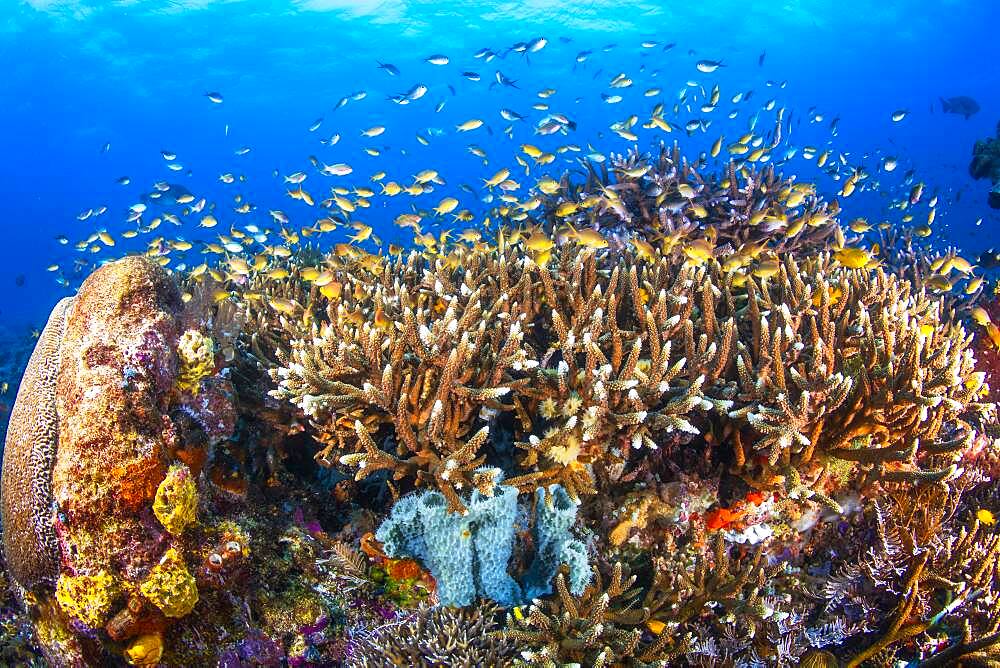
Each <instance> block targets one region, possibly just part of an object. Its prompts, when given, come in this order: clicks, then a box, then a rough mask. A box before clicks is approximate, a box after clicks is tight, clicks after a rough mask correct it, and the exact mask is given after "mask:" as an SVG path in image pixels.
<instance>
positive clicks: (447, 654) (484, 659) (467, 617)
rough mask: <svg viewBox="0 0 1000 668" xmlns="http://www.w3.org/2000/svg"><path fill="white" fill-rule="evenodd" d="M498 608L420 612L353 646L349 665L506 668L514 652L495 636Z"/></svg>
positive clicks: (485, 606)
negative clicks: (487, 667)
mask: <svg viewBox="0 0 1000 668" xmlns="http://www.w3.org/2000/svg"><path fill="white" fill-rule="evenodd" d="M498 613H499V608H497V607H496V606H495V605H491V604H488V603H483V604H480V605H476V606H473V607H469V608H460V609H459V608H449V607H442V606H435V607H427V606H421V607H420V608H418V609H417V610H416V611H414V612H413V613H411V614H410V615H407V616H405V617H403V618H402V619H401V620H400V621H398V622H396V623H393V624H389V625H386V626H383V627H381V628H377V629H375V630H373V632H372V633H371V634H369V635H367V636H366V637H364V638H363V639H361V640H360V642H358V644H357V645H358V646H357V648H356V650H355V653H354V655H353V657H352V658H353V661H352V663H351V665H356V666H363V667H364V668H383V667H384V668H388V667H390V666H415V667H419V668H430V667H431V666H440V665H448V666H461V667H463V668H472V667H473V666H497V667H498V668H502V667H506V666H512V665H513V655H514V653H515V649H516V648H515V646H514V644H513V643H512V642H510V641H509V640H507V639H506V638H504V637H503V636H502V635H501V633H500V632H499V630H498V625H497V622H496V618H497V616H498Z"/></svg>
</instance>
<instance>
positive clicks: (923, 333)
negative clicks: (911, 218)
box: [273, 245, 983, 510]
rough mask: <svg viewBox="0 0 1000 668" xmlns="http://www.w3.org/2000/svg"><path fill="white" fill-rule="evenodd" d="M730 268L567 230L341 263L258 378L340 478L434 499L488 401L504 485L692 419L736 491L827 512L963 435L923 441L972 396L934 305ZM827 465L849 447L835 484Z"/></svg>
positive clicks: (925, 470) (828, 281)
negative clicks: (734, 478)
mask: <svg viewBox="0 0 1000 668" xmlns="http://www.w3.org/2000/svg"><path fill="white" fill-rule="evenodd" d="M738 277H739V274H738V273H737V272H726V271H725V270H724V269H723V268H722V267H721V265H719V264H718V263H716V262H715V261H708V262H706V263H704V264H702V265H700V266H690V265H689V264H686V263H682V262H681V261H680V260H678V259H676V258H673V257H672V256H662V255H657V256H656V257H654V258H653V259H652V260H648V261H647V260H644V259H642V258H640V257H637V256H634V255H632V254H630V253H626V252H624V251H622V252H619V253H614V254H603V255H600V256H599V255H597V254H595V253H594V252H593V251H591V250H589V249H585V248H580V247H579V246H574V245H569V246H565V247H562V248H560V249H558V251H557V252H555V253H554V254H553V257H552V260H551V263H550V265H548V266H546V267H539V266H538V265H536V264H535V263H533V262H530V261H528V260H526V259H522V260H520V261H518V260H517V259H516V255H515V254H513V253H511V252H510V251H509V250H507V251H503V250H498V251H495V252H490V253H480V252H472V251H470V252H469V253H467V255H466V257H465V258H464V261H463V266H462V268H461V269H458V268H451V267H449V266H447V265H446V264H445V263H443V262H442V261H440V260H436V261H434V262H431V261H427V260H424V259H422V258H420V257H418V256H416V255H415V254H414V255H411V256H410V257H409V258H408V259H406V260H405V261H401V262H399V263H396V264H392V263H390V264H387V265H386V267H385V268H384V269H383V271H382V273H381V274H380V275H372V274H363V273H353V274H351V275H350V276H348V275H347V274H346V272H345V273H344V276H343V278H344V280H345V282H347V283H350V282H351V281H354V282H355V285H357V286H360V285H362V284H363V285H365V286H366V287H365V288H364V289H358V288H354V289H352V290H351V295H352V296H351V297H350V298H349V299H345V298H343V296H342V297H341V299H340V300H339V301H338V300H333V301H328V300H326V299H325V298H323V297H320V296H317V297H315V306H313V307H312V308H313V310H312V311H310V313H311V315H310V316H308V317H306V316H303V318H304V319H308V318H317V319H318V322H320V323H321V324H313V325H311V326H310V328H309V329H308V330H307V329H305V327H304V326H303V325H301V324H300V325H298V326H293V325H291V324H290V323H289V321H287V320H284V319H282V322H284V323H285V324H286V325H287V326H288V328H289V336H292V337H295V336H298V337H301V338H295V339H293V340H292V343H291V349H290V351H288V352H287V354H286V353H280V354H281V355H282V356H284V357H285V359H286V364H285V365H284V366H282V367H280V368H277V369H275V370H274V371H273V374H274V376H275V378H276V379H278V380H279V389H278V390H277V391H276V393H275V394H276V395H277V396H280V397H282V398H286V399H289V400H291V401H293V402H294V403H295V404H296V405H298V406H300V407H302V408H303V409H304V410H305V412H306V413H307V414H308V415H309V417H310V420H311V423H312V425H313V427H314V429H315V430H316V431H317V433H318V436H319V438H320V439H321V440H323V441H324V442H326V443H328V445H327V448H328V449H330V450H332V449H336V448H340V449H342V450H346V452H347V454H345V455H342V456H341V457H340V461H341V462H342V463H343V464H347V465H350V466H355V467H357V478H359V479H362V478H365V477H367V476H369V475H371V474H372V473H374V472H375V471H378V470H382V469H386V470H388V471H390V472H391V473H392V477H393V478H394V479H396V480H402V479H407V480H409V481H412V482H415V483H416V484H418V485H429V484H432V485H435V486H437V487H438V489H440V491H441V492H442V493H443V494H445V496H446V497H447V498H448V500H449V504H450V506H451V507H452V509H454V510H461V509H463V508H464V504H463V503H462V502H461V501H460V499H459V497H458V494H457V493H456V490H457V489H461V488H463V487H465V488H468V487H471V486H474V484H475V483H474V481H473V479H472V472H473V471H474V470H475V468H476V467H477V466H479V465H480V464H481V463H482V462H483V461H484V457H486V456H488V455H489V453H490V446H491V444H490V442H489V436H490V434H489V431H488V430H489V429H490V424H495V423H496V416H497V415H498V413H503V412H507V413H513V414H514V416H516V418H517V420H516V424H515V427H516V433H518V434H519V435H520V436H521V438H519V439H518V440H517V444H518V446H519V447H520V448H521V449H522V450H524V451H525V454H524V455H523V456H522V458H521V459H520V461H519V462H518V466H519V468H518V469H517V470H514V471H513V473H514V474H515V475H513V477H511V478H509V480H508V482H509V484H513V485H517V486H519V487H521V488H522V489H525V490H530V489H533V488H534V487H535V486H536V485H541V484H552V483H558V484H561V485H563V486H564V487H566V489H567V490H568V491H570V493H571V494H572V495H573V496H574V497H579V496H580V495H582V494H587V493H593V491H594V490H595V489H596V487H595V485H605V486H606V485H607V484H609V483H612V482H614V481H615V480H617V479H619V478H620V477H621V476H622V475H623V473H626V472H627V471H628V470H629V469H630V467H634V466H635V465H636V462H637V461H638V460H639V459H641V455H638V454H633V453H639V452H641V451H646V450H648V449H655V448H656V447H658V443H657V440H658V439H659V440H661V441H662V440H663V437H664V435H669V434H671V433H672V432H688V433H691V434H692V435H697V434H699V433H702V432H704V431H705V429H706V428H710V429H711V430H712V431H713V432H714V433H718V434H721V435H722V438H721V441H722V442H721V445H722V446H724V448H725V449H726V450H728V451H729V452H730V453H731V454H729V455H727V456H728V457H729V458H730V460H731V463H730V469H731V470H732V472H733V473H735V474H736V475H739V476H740V477H742V478H743V479H744V480H745V481H746V482H747V483H748V484H750V485H751V486H753V487H755V488H758V489H761V490H767V491H777V492H779V493H781V494H783V495H786V496H789V497H791V498H795V499H801V500H803V501H806V500H810V499H811V500H812V502H816V503H820V504H823V505H826V506H829V507H831V508H836V502H835V501H833V499H832V498H831V496H830V494H831V493H836V492H838V491H840V490H841V489H843V488H845V487H847V486H849V485H848V484H847V483H850V482H851V481H853V484H860V482H862V481H863V480H874V479H903V480H906V479H909V480H915V479H918V478H921V477H929V478H935V477H936V478H937V479H942V478H944V477H946V476H948V475H950V474H951V471H952V469H951V468H950V465H949V464H948V463H944V464H943V465H941V466H938V467H937V468H934V467H933V465H932V462H942V461H945V460H946V459H947V457H939V455H947V453H949V452H951V453H954V452H957V451H958V450H960V449H961V448H962V447H963V446H962V443H963V442H964V441H963V438H968V437H970V436H971V435H972V433H973V430H972V429H971V427H970V428H969V429H965V428H963V430H962V432H963V433H964V436H957V435H956V436H949V437H948V438H947V439H943V438H939V436H940V434H941V430H942V426H943V425H945V424H948V423H950V422H952V421H954V420H956V419H957V418H959V416H960V415H962V414H963V413H965V412H967V411H971V412H973V413H975V412H976V411H979V410H982V408H983V407H982V406H981V405H980V404H978V403H977V398H978V396H979V392H980V389H981V386H982V374H978V373H977V372H976V371H975V369H974V359H973V357H972V355H971V352H970V351H969V338H968V336H967V335H966V334H965V331H964V329H963V328H962V327H961V325H959V324H957V323H954V322H950V321H948V320H947V319H946V318H945V317H944V314H942V313H941V311H940V304H939V303H938V302H936V301H935V300H933V299H932V298H930V297H929V296H927V295H926V294H924V293H923V292H916V293H914V292H912V291H911V288H910V287H909V285H908V284H907V283H906V282H905V281H902V280H900V279H897V278H895V277H893V276H890V275H887V274H885V273H883V272H881V271H879V270H874V271H872V270H851V269H846V268H841V267H838V266H837V265H836V264H835V263H834V262H833V261H832V260H830V259H829V258H828V257H827V256H826V255H823V254H821V255H818V256H815V257H813V258H810V259H807V260H805V261H803V263H802V264H800V263H798V262H796V261H795V260H794V259H793V258H791V257H786V259H785V261H784V262H782V263H780V265H779V266H778V269H777V271H776V274H775V275H773V276H770V277H768V276H765V277H761V278H759V279H758V278H756V277H753V276H750V277H746V276H742V277H741V278H740V280H737V278H738ZM353 295H357V296H356V297H355V296H353ZM484 304H490V305H492V306H491V307H489V308H488V309H487V308H486V307H484ZM324 305H325V306H324ZM401 306H402V307H403V308H402V309H401V310H400V307H401ZM347 311H351V312H353V313H358V314H359V316H358V317H357V318H347V317H345V316H344V314H345V313H346V312H347ZM389 313H391V314H393V317H392V318H391V319H390V317H389V316H388V315H386V314H389ZM326 319H329V321H327V320H326ZM476 322H478V323H479V324H478V325H476V324H475V323H476ZM521 323H523V324H521ZM307 332H311V334H308V335H307ZM445 351H450V352H448V353H447V355H446V354H445ZM498 353H499V359H503V360H505V362H503V363H498V361H497V360H498ZM356 423H360V424H361V427H362V428H358V427H357V426H356ZM963 424H964V423H963ZM382 425H388V426H391V430H388V431H379V432H378V433H382V434H384V436H385V438H386V441H385V446H383V447H380V446H379V445H378V443H377V442H376V440H375V438H374V436H373V435H374V434H375V433H376V430H379V428H380V427H381V426H382ZM480 425H482V426H480ZM476 429H478V431H475V435H474V436H473V437H471V438H467V440H462V439H463V437H467V434H469V433H470V432H473V431H474V430H476ZM719 456H721V453H720V455H719ZM321 459H323V460H325V461H330V460H329V458H328V457H327V456H326V454H325V451H324V454H323V455H322V456H321ZM836 462H848V463H847V464H846V465H845V466H846V469H847V474H846V477H845V475H841V476H840V481H839V482H838V481H837V480H834V479H833V478H834V476H832V475H831V470H832V469H834V468H837V466H835V464H836ZM845 466H840V467H839V469H838V470H839V471H841V473H843V469H844V468H845Z"/></svg>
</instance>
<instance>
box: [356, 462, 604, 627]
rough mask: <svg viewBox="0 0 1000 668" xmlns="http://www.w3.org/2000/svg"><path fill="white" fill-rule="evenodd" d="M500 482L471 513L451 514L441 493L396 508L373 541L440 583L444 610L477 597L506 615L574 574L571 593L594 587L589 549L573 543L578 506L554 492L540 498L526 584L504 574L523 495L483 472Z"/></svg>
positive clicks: (476, 496)
mask: <svg viewBox="0 0 1000 668" xmlns="http://www.w3.org/2000/svg"><path fill="white" fill-rule="evenodd" d="M484 471H488V472H490V473H491V474H492V475H493V477H494V481H495V483H496V484H495V485H494V486H493V487H492V489H491V490H486V491H487V492H490V491H492V494H489V493H483V490H475V491H473V492H472V495H471V498H470V499H469V501H468V503H467V504H466V505H467V508H468V510H467V512H465V513H464V514H461V513H449V512H448V502H447V500H446V499H445V497H444V495H443V494H441V493H440V492H438V491H425V492H421V493H419V494H412V495H410V496H407V497H403V498H402V499H400V500H399V501H397V502H396V505H394V506H393V507H392V511H391V512H390V513H389V517H388V518H386V520H385V521H384V522H383V523H382V525H381V526H379V528H378V531H376V532H375V537H376V538H377V539H378V540H379V541H381V542H382V545H383V547H382V549H383V551H384V552H385V553H386V555H388V556H389V557H392V558H402V557H410V558H413V559H419V560H420V561H421V562H422V563H423V565H424V567H425V568H427V570H429V571H430V572H431V575H433V576H434V579H435V580H436V581H437V592H438V599H439V600H440V602H441V604H442V605H450V606H456V607H465V606H468V605H471V604H472V603H473V602H474V601H475V599H476V597H477V596H482V597H484V598H489V599H492V600H494V601H496V602H497V603H499V604H500V605H502V606H504V607H511V606H515V605H523V604H525V603H527V602H528V601H530V600H531V599H532V598H536V597H538V596H544V595H546V594H549V593H551V592H552V578H553V577H555V574H556V572H557V571H558V570H559V567H560V566H561V565H562V564H566V565H567V566H568V567H569V583H570V590H571V591H572V592H573V593H574V594H579V593H582V592H583V589H584V588H585V587H586V585H587V583H588V581H589V579H590V567H589V565H588V564H587V549H586V547H585V546H584V545H583V543H581V542H580V541H578V540H576V539H574V538H573V536H572V534H571V533H570V529H571V527H572V526H573V523H574V522H575V521H576V510H577V505H576V503H574V502H573V500H572V499H570V498H569V495H568V494H567V493H566V490H565V489H563V488H562V487H560V486H559V485H552V486H550V487H549V488H548V493H546V490H545V489H539V490H537V492H536V496H535V498H536V503H535V527H534V537H535V546H536V554H535V557H534V560H533V561H532V564H531V566H530V567H529V568H528V570H527V572H526V574H525V577H524V580H523V583H518V581H517V580H516V579H515V578H513V577H512V576H511V574H510V573H509V572H508V571H507V567H508V565H509V563H510V558H511V554H512V553H513V549H514V524H515V521H516V520H517V514H518V504H517V496H518V491H517V488H516V487H510V486H508V485H502V484H500V482H501V481H502V480H503V473H502V471H500V470H499V469H496V470H493V469H489V470H487V469H484Z"/></svg>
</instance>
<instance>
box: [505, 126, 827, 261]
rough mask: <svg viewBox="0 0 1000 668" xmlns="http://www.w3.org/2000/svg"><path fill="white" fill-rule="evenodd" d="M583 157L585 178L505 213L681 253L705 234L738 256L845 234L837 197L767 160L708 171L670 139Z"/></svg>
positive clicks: (820, 244) (810, 245)
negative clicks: (647, 149) (649, 148)
mask: <svg viewBox="0 0 1000 668" xmlns="http://www.w3.org/2000/svg"><path fill="white" fill-rule="evenodd" d="M581 165H582V167H583V170H584V174H585V176H586V178H585V180H580V181H576V180H574V179H570V178H563V179H562V180H561V181H560V183H559V188H558V189H557V190H555V191H554V192H552V193H550V194H543V195H540V196H539V199H540V206H539V207H538V208H537V209H535V211H534V213H533V214H532V218H531V219H529V220H528V221H523V216H521V215H515V210H514V209H512V210H511V211H510V212H509V213H508V217H509V218H510V220H511V221H513V220H514V219H515V218H517V219H518V220H519V221H521V222H529V223H534V224H537V225H541V226H543V227H546V228H549V229H551V230H552V231H559V230H563V228H565V226H566V225H567V224H569V225H573V226H575V227H576V229H583V228H591V229H596V230H600V231H601V232H602V233H604V234H606V235H608V236H609V237H610V239H611V240H612V241H614V242H621V243H624V242H626V241H627V240H629V239H633V238H637V239H639V240H643V241H646V242H649V243H653V242H657V241H662V248H663V250H664V252H671V251H673V252H676V253H677V254H679V255H680V254H681V252H682V249H683V243H682V242H684V241H685V240H693V239H697V238H699V237H705V238H708V239H709V240H710V241H711V242H712V243H713V245H715V246H716V247H717V248H719V249H720V251H722V252H725V253H728V254H732V255H733V257H734V258H738V259H739V261H740V262H741V263H742V264H749V263H750V260H751V255H756V254H758V253H759V252H760V251H761V250H762V249H764V248H768V249H770V250H772V251H774V252H779V253H784V252H788V251H796V252H816V251H818V250H821V249H823V248H825V247H827V246H829V244H830V243H831V241H833V240H835V239H837V238H838V237H839V238H840V239H843V232H842V231H841V230H840V227H839V225H838V224H837V223H836V220H835V216H836V214H837V213H838V212H839V209H838V207H837V206H836V204H829V203H826V202H823V201H822V199H821V198H820V197H819V196H818V194H817V193H816V190H815V188H813V187H811V186H808V185H806V184H797V183H795V181H794V180H793V179H790V178H785V177H782V176H781V175H780V174H779V173H778V172H777V170H776V169H775V167H774V166H773V165H767V166H765V167H762V168H759V169H758V168H755V167H754V166H753V165H752V164H750V163H746V162H742V163H739V164H738V163H737V162H735V161H729V162H728V163H726V164H725V166H724V168H723V170H722V171H721V172H718V173H708V172H706V170H705V169H704V165H702V164H701V163H700V162H699V161H695V162H690V161H688V160H687V159H686V158H684V157H683V156H682V154H681V151H680V147H679V146H678V144H676V143H674V144H673V145H672V146H667V145H666V144H664V143H661V144H660V147H659V151H658V152H657V154H656V155H655V156H649V155H644V154H640V153H639V152H638V150H637V149H632V150H630V151H629V152H628V153H627V154H624V155H612V156H611V158H610V160H609V162H608V165H605V164H601V165H595V164H594V163H592V162H590V161H589V160H581ZM609 166H610V169H609ZM572 204H576V205H577V207H576V209H575V210H573V211H572V212H571V213H569V214H565V213H564V212H565V210H566V209H565V208H564V209H560V207H561V206H564V207H566V208H572V207H568V206H567V205H572ZM501 213H503V211H501ZM571 235H572V233H570V236H571ZM640 243H641V241H640Z"/></svg>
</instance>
